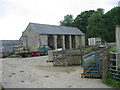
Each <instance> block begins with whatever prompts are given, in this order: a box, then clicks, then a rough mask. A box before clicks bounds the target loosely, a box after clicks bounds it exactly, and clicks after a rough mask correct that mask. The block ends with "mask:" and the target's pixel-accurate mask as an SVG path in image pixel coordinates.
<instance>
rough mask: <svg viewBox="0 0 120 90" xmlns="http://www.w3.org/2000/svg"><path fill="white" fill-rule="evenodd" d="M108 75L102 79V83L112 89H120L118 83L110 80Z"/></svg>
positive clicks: (119, 83)
mask: <svg viewBox="0 0 120 90" xmlns="http://www.w3.org/2000/svg"><path fill="white" fill-rule="evenodd" d="M110 77H111V76H110V74H106V75H105V77H104V78H103V79H102V83H104V84H106V85H108V86H111V87H112V88H120V82H118V81H116V80H114V79H111V78H110Z"/></svg>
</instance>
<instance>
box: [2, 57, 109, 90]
mask: <svg viewBox="0 0 120 90" xmlns="http://www.w3.org/2000/svg"><path fill="white" fill-rule="evenodd" d="M47 60H48V57H47V56H40V57H31V58H4V59H3V60H0V64H1V61H2V69H1V68H0V70H2V77H0V80H1V78H2V85H3V87H4V88H110V87H108V86H107V85H105V84H102V83H101V79H91V78H81V76H80V73H81V72H82V68H81V67H80V66H70V67H55V66H53V65H52V62H46V61H47ZM0 76H1V75H0Z"/></svg>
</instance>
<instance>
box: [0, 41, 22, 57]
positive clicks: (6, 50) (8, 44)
mask: <svg viewBox="0 0 120 90" xmlns="http://www.w3.org/2000/svg"><path fill="white" fill-rule="evenodd" d="M19 45H22V42H21V41H19V40H0V58H2V57H6V56H8V55H10V54H11V52H13V48H14V47H15V46H19Z"/></svg>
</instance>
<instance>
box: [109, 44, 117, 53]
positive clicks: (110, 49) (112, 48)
mask: <svg viewBox="0 0 120 90" xmlns="http://www.w3.org/2000/svg"><path fill="white" fill-rule="evenodd" d="M116 50H117V47H116V45H115V46H113V47H111V48H109V50H108V51H109V52H116Z"/></svg>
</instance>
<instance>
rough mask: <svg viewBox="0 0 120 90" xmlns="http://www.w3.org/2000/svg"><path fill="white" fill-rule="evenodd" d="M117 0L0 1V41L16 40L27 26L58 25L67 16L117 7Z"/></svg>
mask: <svg viewBox="0 0 120 90" xmlns="http://www.w3.org/2000/svg"><path fill="white" fill-rule="evenodd" d="M118 2H119V0H0V40H17V39H19V38H20V36H21V35H22V31H24V30H25V29H26V27H27V25H28V24H29V22H33V23H41V24H50V25H59V21H61V20H63V19H64V16H65V15H67V14H72V15H73V17H74V18H75V17H76V16H77V15H78V14H80V13H81V12H83V11H85V10H96V9H97V8H103V9H105V12H107V11H108V10H110V9H112V8H113V7H115V6H118Z"/></svg>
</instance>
